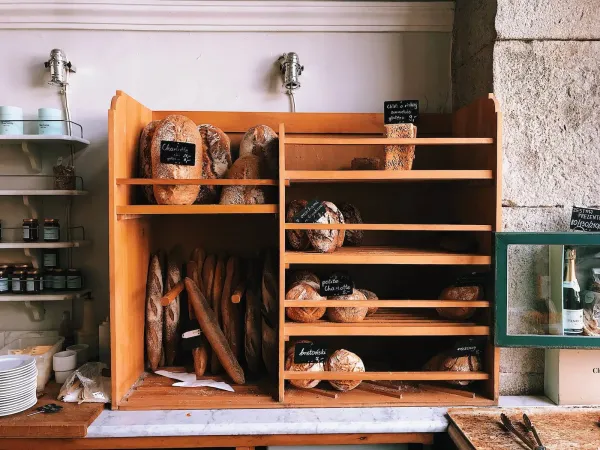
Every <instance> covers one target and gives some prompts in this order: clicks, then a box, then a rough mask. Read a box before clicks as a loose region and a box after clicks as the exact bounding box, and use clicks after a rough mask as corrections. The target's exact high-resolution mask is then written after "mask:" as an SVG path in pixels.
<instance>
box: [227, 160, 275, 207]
mask: <svg viewBox="0 0 600 450" xmlns="http://www.w3.org/2000/svg"><path fill="white" fill-rule="evenodd" d="M263 173H264V170H263V165H262V163H261V160H260V158H259V157H258V156H255V155H246V156H240V157H239V158H238V159H237V160H236V161H235V162H234V163H233V166H231V169H229V172H228V173H227V178H229V179H237V180H253V179H260V178H263ZM265 202H266V200H265V190H264V188H262V187H260V186H224V187H223V190H222V191H221V201H220V204H221V205H260V204H264V203H265Z"/></svg>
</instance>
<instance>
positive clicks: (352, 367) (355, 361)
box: [325, 349, 365, 391]
mask: <svg viewBox="0 0 600 450" xmlns="http://www.w3.org/2000/svg"><path fill="white" fill-rule="evenodd" d="M325 370H326V371H328V372H364V371H365V365H364V363H363V362H362V359H360V358H359V357H358V355H356V354H355V353H352V352H349V351H348V350H344V349H341V350H336V351H335V352H333V354H332V355H331V356H330V357H329V358H328V359H327V361H326V362H325ZM360 383H361V380H330V381H329V384H331V386H333V388H334V389H337V390H338V391H351V390H352V389H354V388H356V387H357V386H358V385H359V384H360Z"/></svg>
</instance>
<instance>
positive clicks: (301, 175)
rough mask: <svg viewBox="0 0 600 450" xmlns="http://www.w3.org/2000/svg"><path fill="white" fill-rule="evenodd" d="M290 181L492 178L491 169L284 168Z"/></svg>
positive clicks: (335, 181)
mask: <svg viewBox="0 0 600 450" xmlns="http://www.w3.org/2000/svg"><path fill="white" fill-rule="evenodd" d="M284 178H285V179H286V180H289V181H290V183H309V182H315V183H317V182H322V183H344V182H352V181H364V182H368V181H370V182H392V181H444V180H447V181H450V180H492V179H493V178H494V174H493V172H492V171H491V170H286V171H285V174H284Z"/></svg>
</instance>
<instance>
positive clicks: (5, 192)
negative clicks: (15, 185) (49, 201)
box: [0, 189, 87, 196]
mask: <svg viewBox="0 0 600 450" xmlns="http://www.w3.org/2000/svg"><path fill="white" fill-rule="evenodd" d="M18 195H31V196H63V195H75V196H76V195H87V191H79V190H58V189H0V196H18Z"/></svg>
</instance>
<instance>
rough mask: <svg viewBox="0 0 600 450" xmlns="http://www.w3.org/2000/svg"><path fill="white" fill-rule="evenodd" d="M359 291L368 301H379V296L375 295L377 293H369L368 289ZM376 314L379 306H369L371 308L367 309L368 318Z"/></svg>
mask: <svg viewBox="0 0 600 450" xmlns="http://www.w3.org/2000/svg"><path fill="white" fill-rule="evenodd" d="M358 290H359V291H360V292H362V293H363V295H364V296H365V297H366V298H367V300H379V297H377V294H375V292H372V291H367V290H366V289H358ZM376 312H377V306H369V308H368V309H367V316H370V315H371V314H375V313H376Z"/></svg>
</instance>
